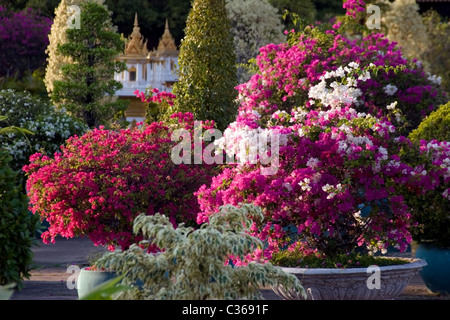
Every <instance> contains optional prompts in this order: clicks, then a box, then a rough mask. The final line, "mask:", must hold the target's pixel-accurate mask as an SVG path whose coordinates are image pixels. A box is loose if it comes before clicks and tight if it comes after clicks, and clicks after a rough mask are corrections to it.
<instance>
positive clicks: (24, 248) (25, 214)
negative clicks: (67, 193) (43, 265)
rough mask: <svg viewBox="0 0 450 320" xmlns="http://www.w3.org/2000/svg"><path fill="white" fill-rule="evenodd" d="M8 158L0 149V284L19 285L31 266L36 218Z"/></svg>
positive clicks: (37, 221) (27, 274) (36, 224)
mask: <svg viewBox="0 0 450 320" xmlns="http://www.w3.org/2000/svg"><path fill="white" fill-rule="evenodd" d="M10 161H11V157H10V156H9V155H8V154H7V153H6V152H5V151H4V150H2V149H0V253H1V254H0V285H7V284H11V283H14V284H16V285H17V287H18V288H21V287H22V281H23V279H24V278H27V277H29V272H30V270H31V267H32V259H33V251H32V246H33V245H34V244H36V242H37V239H36V236H35V235H36V232H37V230H38V229H39V227H40V221H39V217H38V216H34V215H33V214H31V213H30V212H29V211H28V198H27V196H26V195H25V194H24V193H23V191H22V189H21V187H20V185H19V184H18V172H16V171H14V170H12V169H11V167H10V165H9V163H10Z"/></svg>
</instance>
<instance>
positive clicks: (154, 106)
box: [134, 87, 176, 123]
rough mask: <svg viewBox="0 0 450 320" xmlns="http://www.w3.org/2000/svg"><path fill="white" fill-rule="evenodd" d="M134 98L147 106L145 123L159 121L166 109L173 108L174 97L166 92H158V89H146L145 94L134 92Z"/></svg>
mask: <svg viewBox="0 0 450 320" xmlns="http://www.w3.org/2000/svg"><path fill="white" fill-rule="evenodd" d="M134 94H135V95H136V97H138V98H139V99H141V101H142V102H144V103H145V104H147V110H146V112H145V122H147V123H152V122H154V121H158V120H161V119H160V118H161V115H162V114H163V113H164V111H165V110H166V109H168V108H169V107H171V106H173V103H174V100H175V98H176V97H175V95H174V94H173V93H171V92H167V91H159V89H158V88H150V87H149V88H147V90H146V91H145V92H142V91H139V90H136V91H134Z"/></svg>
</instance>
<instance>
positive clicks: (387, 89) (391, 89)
mask: <svg viewBox="0 0 450 320" xmlns="http://www.w3.org/2000/svg"><path fill="white" fill-rule="evenodd" d="M383 90H384V93H386V94H387V95H388V96H392V95H394V94H395V93H396V92H397V91H398V88H397V87H396V86H394V85H392V84H388V85H386V86H384V87H383Z"/></svg>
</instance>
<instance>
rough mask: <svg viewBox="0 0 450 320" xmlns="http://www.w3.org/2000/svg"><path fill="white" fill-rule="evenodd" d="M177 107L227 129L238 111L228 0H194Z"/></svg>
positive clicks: (183, 49) (177, 86) (176, 87)
mask: <svg viewBox="0 0 450 320" xmlns="http://www.w3.org/2000/svg"><path fill="white" fill-rule="evenodd" d="M178 64H179V74H178V76H179V80H178V82H177V83H176V84H175V85H174V89H173V93H174V94H175V95H176V97H177V98H176V100H175V103H174V108H173V109H174V110H175V111H176V112H180V111H181V112H192V113H193V114H194V116H195V119H196V120H214V121H215V122H216V124H217V128H218V129H221V130H224V129H225V128H226V127H227V125H228V124H229V123H230V122H232V121H234V119H235V116H236V114H237V105H236V103H235V99H236V97H237V91H236V89H235V87H236V85H237V84H238V83H237V66H236V53H235V48H234V44H233V36H232V33H231V23H230V21H229V20H228V17H227V11H226V8H225V0H193V2H192V8H191V11H190V12H189V15H188V18H187V21H186V29H185V37H184V39H183V40H182V41H181V46H180V55H179V58H178Z"/></svg>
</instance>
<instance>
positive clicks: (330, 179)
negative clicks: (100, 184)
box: [196, 1, 450, 259]
mask: <svg viewBox="0 0 450 320" xmlns="http://www.w3.org/2000/svg"><path fill="white" fill-rule="evenodd" d="M349 2H351V3H353V2H355V3H354V5H351V3H350V4H347V6H349V8H351V10H353V11H352V12H358V9H357V8H358V7H359V5H360V2H361V1H353V2H352V1H349ZM349 8H347V9H349ZM355 10H356V11H355ZM350 15H352V13H351V14H350ZM260 52H261V53H260V55H259V56H258V57H257V60H256V61H257V66H258V69H259V71H258V72H257V73H256V74H255V75H254V76H253V77H252V78H251V79H250V80H249V81H248V82H247V83H244V84H241V85H240V86H238V88H237V89H238V92H239V97H238V99H239V101H240V109H239V115H238V116H237V118H236V121H235V122H233V123H231V124H230V125H229V126H228V128H227V129H226V130H225V132H224V136H223V138H222V139H219V140H218V141H217V145H218V146H220V148H222V149H223V150H224V151H225V152H227V153H230V154H235V155H237V156H239V157H240V158H241V159H242V158H243V159H244V161H237V162H236V163H235V164H230V165H229V166H228V167H227V168H226V169H225V170H224V171H223V172H221V173H220V174H219V175H217V176H216V177H214V178H213V180H212V183H211V185H203V186H202V187H201V188H200V189H199V190H198V192H197V193H196V195H197V196H198V199H199V203H200V206H201V212H200V213H199V215H198V218H197V219H198V222H199V223H202V222H205V221H208V219H209V217H210V216H211V215H213V214H215V212H217V211H218V208H219V207H220V206H222V205H226V204H232V205H239V204H240V203H253V204H255V205H258V206H260V207H261V208H262V209H263V212H264V214H265V221H264V223H262V224H258V225H257V224H255V225H254V227H253V232H254V235H256V236H258V237H259V238H260V239H262V240H264V241H265V243H266V246H265V247H264V248H260V249H258V250H257V251H255V252H254V253H253V254H252V255H251V256H249V259H270V258H271V257H272V254H273V253H275V252H278V251H279V250H281V249H283V248H284V249H285V248H290V249H292V248H294V247H297V248H298V247H303V248H305V252H310V253H311V252H320V253H321V254H324V255H325V256H326V255H333V254H337V253H346V252H351V251H353V250H363V251H365V252H368V251H371V252H376V251H378V250H380V251H382V252H384V251H386V250H387V248H389V247H390V246H394V247H395V248H397V249H399V250H402V251H404V250H406V249H407V247H408V245H409V243H410V242H411V232H410V230H411V228H413V227H414V224H415V222H414V220H413V219H412V216H411V210H410V208H408V206H407V205H406V203H405V200H404V193H405V192H408V193H413V194H420V193H421V192H426V190H434V189H436V188H438V187H439V188H442V183H444V184H446V185H447V186H448V184H449V182H450V174H449V170H450V169H449V163H448V158H449V157H450V144H449V143H448V142H439V143H438V142H435V143H432V144H423V145H422V149H421V152H422V156H423V157H424V159H426V161H427V163H428V164H429V165H428V166H427V170H425V166H424V165H416V166H412V165H410V164H409V163H407V162H406V161H403V160H402V158H401V157H400V154H401V150H402V149H403V150H404V148H409V147H411V143H410V141H409V140H408V139H407V138H405V137H404V135H406V134H407V133H408V132H410V131H411V130H412V129H413V128H415V127H417V125H418V124H419V123H420V121H421V120H422V119H423V118H424V117H426V115H428V114H429V113H430V112H431V111H432V110H433V109H436V108H438V107H439V105H440V104H442V103H443V102H444V101H446V99H447V97H446V95H445V93H444V91H443V90H442V88H441V87H440V85H439V83H437V82H436V81H434V78H433V77H430V76H429V75H428V74H427V73H426V72H425V71H424V69H423V66H422V65H421V64H420V63H419V62H417V61H408V60H406V59H405V58H404V57H403V56H402V54H401V51H400V50H399V49H398V48H397V47H396V44H395V43H392V42H390V41H388V40H387V39H386V38H385V37H384V36H383V35H382V34H376V33H374V34H369V35H367V36H365V37H361V38H359V39H356V40H350V39H348V38H346V37H345V35H344V32H343V30H341V25H340V24H335V25H334V26H333V27H332V28H331V29H329V30H326V29H325V28H323V27H321V26H317V27H309V28H307V29H306V30H305V31H304V32H302V33H301V34H295V33H291V36H290V39H289V41H288V42H287V43H283V44H279V45H274V44H271V45H268V46H266V47H264V48H261V50H260ZM255 136H257V139H258V140H254V139H255ZM262 136H276V137H277V140H278V143H279V148H278V149H277V148H275V149H272V150H270V147H269V148H267V150H270V152H272V153H273V152H276V157H277V158H278V167H277V170H276V171H275V173H274V174H263V173H262V170H261V169H262V167H264V164H263V163H262V162H258V161H256V162H255V161H253V162H251V161H247V160H248V158H246V155H248V154H249V153H251V152H252V147H254V146H255V145H256V147H258V148H260V147H261V145H260V144H258V143H256V144H255V143H252V141H253V142H254V141H259V139H260V137H262ZM263 140H264V139H263ZM236 146H239V148H237V147H236ZM242 146H244V147H242ZM263 147H264V146H263ZM258 155H260V153H258ZM272 156H273V154H272ZM239 157H238V158H239ZM446 159H447V160H446ZM446 190H447V191H446V192H444V193H443V194H442V200H443V201H448V200H449V196H448V193H449V190H448V188H447V189H446ZM299 245H301V246H299Z"/></svg>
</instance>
